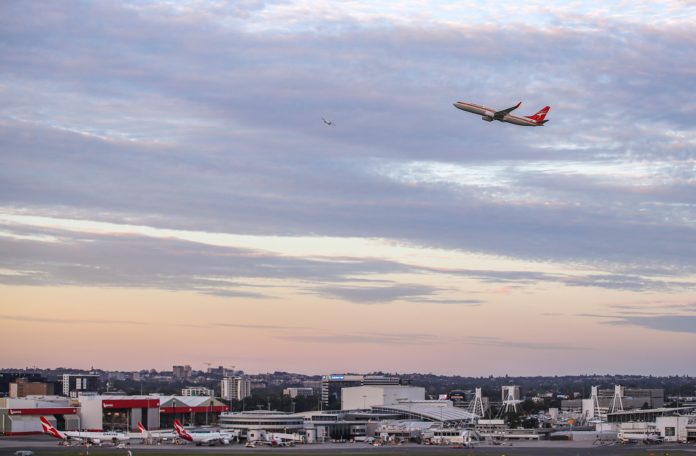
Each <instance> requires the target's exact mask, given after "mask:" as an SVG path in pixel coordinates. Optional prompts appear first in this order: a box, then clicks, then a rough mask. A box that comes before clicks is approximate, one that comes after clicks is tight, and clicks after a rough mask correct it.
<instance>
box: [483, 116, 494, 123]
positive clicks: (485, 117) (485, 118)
mask: <svg viewBox="0 0 696 456" xmlns="http://www.w3.org/2000/svg"><path fill="white" fill-rule="evenodd" d="M481 119H483V120H485V121H486V122H493V117H491V116H483V117H481Z"/></svg>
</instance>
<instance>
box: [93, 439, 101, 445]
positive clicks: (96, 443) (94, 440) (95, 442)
mask: <svg viewBox="0 0 696 456" xmlns="http://www.w3.org/2000/svg"><path fill="white" fill-rule="evenodd" d="M92 443H93V444H95V445H101V440H99V439H92Z"/></svg>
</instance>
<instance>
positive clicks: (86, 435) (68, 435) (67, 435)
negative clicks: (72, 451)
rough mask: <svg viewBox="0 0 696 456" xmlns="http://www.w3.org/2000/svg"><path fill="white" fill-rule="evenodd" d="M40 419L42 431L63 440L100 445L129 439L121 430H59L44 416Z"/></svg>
mask: <svg viewBox="0 0 696 456" xmlns="http://www.w3.org/2000/svg"><path fill="white" fill-rule="evenodd" d="M39 419H40V420H41V427H42V428H43V431H44V432H45V433H46V434H48V435H50V436H51V437H55V438H56V439H60V440H62V441H63V442H70V441H76V442H89V443H93V444H95V445H101V444H102V443H105V442H110V443H113V444H117V443H121V442H124V441H126V440H129V439H130V436H128V435H127V434H124V433H122V432H82V431H63V432H61V431H59V430H58V429H56V428H55V427H53V425H52V424H51V423H49V422H48V420H47V419H46V417H45V416H42V417H41V418H39Z"/></svg>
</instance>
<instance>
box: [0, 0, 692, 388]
mask: <svg viewBox="0 0 696 456" xmlns="http://www.w3.org/2000/svg"><path fill="white" fill-rule="evenodd" d="M694 23H696V2H694V1H690V0H681V1H680V0H673V1H630V2H629V1H625V2H623V1H603V2H596V1H595V2H593V1H577V2H575V1H568V2H548V1H536V0H530V1H525V2H518V1H498V2H481V1H456V2H454V1H451V2H450V1H426V0H407V1H399V2H392V1H360V0H351V1H348V0H345V1H328V0H312V1H309V0H297V1H294V0H277V1H263V0H239V1H230V2H227V1H213V0H210V1H204V0H190V1H173V0H172V1H166V0H127V1H123V0H118V1H116V0H113V1H111V0H103V1H98V2H89V1H85V2H83V1H72V0H66V1H61V2H54V1H40V0H37V1H32V2H26V1H14V0H5V1H3V2H1V3H0V101H1V103H0V325H1V327H2V331H0V346H2V347H11V348H10V349H7V350H3V351H2V353H0V367H25V366H39V367H57V366H70V367H76V368H89V367H91V366H94V367H98V368H102V369H113V370H137V369H145V368H148V369H149V368H156V369H171V366H172V365H175V364H190V365H191V366H192V367H194V368H196V369H205V368H206V367H207V366H208V365H210V364H212V365H216V366H217V365H224V366H228V367H230V366H235V368H236V369H241V370H244V371H246V372H251V373H255V372H268V371H275V370H285V371H291V372H301V373H307V374H329V373H340V372H356V373H367V372H373V371H384V372H391V373H407V372H422V373H427V372H432V373H437V374H445V375H454V374H457V375H465V376H482V375H505V374H510V375H564V374H584V373H588V374H590V373H635V374H653V375H674V374H680V375H683V374H690V375H696V350H694V347H695V346H696V91H694V81H696V28H694V26H693V25H694ZM460 100H461V101H467V102H473V103H478V104H483V105H486V106H490V107H492V108H493V109H505V108H507V107H510V106H513V105H515V104H516V103H517V102H519V101H521V102H522V105H521V107H520V108H519V109H518V110H517V111H515V113H516V114H517V113H519V114H520V115H531V114H533V113H535V112H537V111H538V110H539V109H540V108H542V107H543V106H546V105H549V106H551V111H550V113H549V115H548V116H547V119H550V121H549V122H548V123H547V124H546V125H545V126H544V127H543V128H526V127H520V126H515V125H511V124H505V123H500V122H491V123H488V122H483V121H482V120H481V119H479V118H478V117H477V116H475V115H472V114H469V113H465V112H463V111H460V110H457V109H455V108H454V107H453V106H452V103H454V102H456V101H460ZM322 118H325V119H327V120H330V121H331V122H333V123H334V125H326V124H325V123H324V122H323V121H322Z"/></svg>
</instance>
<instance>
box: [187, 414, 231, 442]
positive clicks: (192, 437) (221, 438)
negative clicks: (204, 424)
mask: <svg viewBox="0 0 696 456" xmlns="http://www.w3.org/2000/svg"><path fill="white" fill-rule="evenodd" d="M174 430H175V431H176V433H177V435H178V436H179V438H182V439H184V440H188V441H189V442H191V443H195V444H196V445H197V446H201V445H203V444H207V445H211V446H212V445H215V444H216V443H222V444H225V445H229V444H230V442H231V441H232V439H233V438H234V435H232V434H231V433H229V432H219V431H217V432H216V431H211V432H201V431H191V432H189V431H187V430H186V429H184V427H183V426H182V425H181V423H180V422H179V420H176V419H175V420H174Z"/></svg>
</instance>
